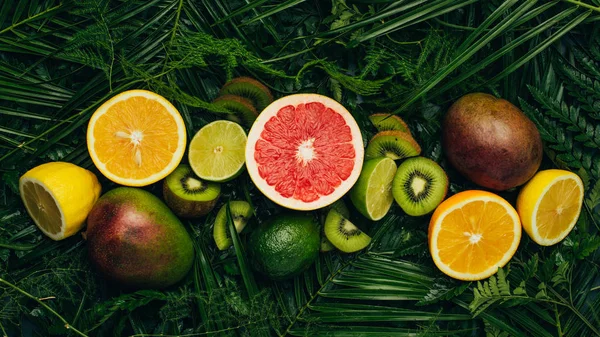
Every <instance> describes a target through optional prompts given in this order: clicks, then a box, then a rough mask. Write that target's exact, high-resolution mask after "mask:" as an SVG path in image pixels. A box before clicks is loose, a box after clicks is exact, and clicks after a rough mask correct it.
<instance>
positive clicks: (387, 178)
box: [350, 157, 396, 220]
mask: <svg viewBox="0 0 600 337" xmlns="http://www.w3.org/2000/svg"><path fill="white" fill-rule="evenodd" d="M395 173H396V163H395V162H394V161H393V160H392V159H390V158H388V157H379V158H374V159H371V160H367V161H366V162H365V163H364V165H363V168H362V171H361V172H360V176H359V177H358V181H357V182H356V184H355V185H354V186H353V187H352V189H351V190H350V200H352V203H353V204H354V207H356V209H357V210H358V211H359V212H360V213H361V214H362V215H364V216H365V217H367V218H369V219H371V220H379V219H381V218H383V217H384V216H385V215H386V214H387V212H388V211H389V210H390V207H391V206H392V202H393V201H394V196H393V195H392V181H393V180H394V175H395Z"/></svg>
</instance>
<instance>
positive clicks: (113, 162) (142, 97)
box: [87, 90, 186, 186]
mask: <svg viewBox="0 0 600 337" xmlns="http://www.w3.org/2000/svg"><path fill="white" fill-rule="evenodd" d="M185 146H186V131H185V125H184V123H183V118H181V115H180V114H179V112H178V111H177V109H176V108H175V107H174V106H173V105H172V104H171V103H169V101H167V100H166V99H165V98H164V97H162V96H160V95H158V94H155V93H153V92H150V91H146V90H129V91H125V92H122V93H120V94H118V95H116V96H114V97H113V98H111V99H109V100H108V101H106V102H105V103H104V104H102V105H101V106H100V107H99V108H98V109H97V110H96V112H94V114H93V115H92V118H91V119H90V122H89V124H88V130H87V147H88V150H89V153H90V157H91V158H92V160H93V161H94V164H95V165H96V167H97V168H98V170H100V172H102V174H103V175H104V176H106V177H107V178H108V179H110V180H112V181H114V182H116V183H117V184H121V185H126V186H146V185H149V184H152V183H155V182H157V181H159V180H161V179H163V178H164V177H166V176H167V175H168V174H169V173H171V172H172V171H173V170H174V169H175V167H177V165H178V164H179V162H180V161H181V158H182V157H183V154H184V152H185Z"/></svg>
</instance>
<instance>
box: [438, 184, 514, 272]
mask: <svg viewBox="0 0 600 337" xmlns="http://www.w3.org/2000/svg"><path fill="white" fill-rule="evenodd" d="M520 240H521V223H520V221H519V216H518V214H517V212H516V211H515V209H514V208H513V207H512V206H511V205H510V204H509V203H508V202H507V201H506V200H504V199H502V198H501V197H499V196H497V195H495V194H493V193H490V192H485V191H465V192H461V193H458V194H455V195H453V196H452V197H450V198H448V199H447V200H445V201H444V202H442V203H441V204H440V206H438V208H437V209H436V210H435V212H434V213H433V215H432V217H431V221H430V223H429V250H430V252H431V256H432V257H433V261H434V262H435V264H436V265H437V267H438V268H439V269H440V270H441V271H442V272H444V273H445V274H447V275H449V276H451V277H454V278H457V279H460V280H481V279H484V278H487V277H489V276H491V275H493V274H494V273H496V271H497V270H498V267H502V266H504V265H505V264H506V263H507V262H508V261H509V260H510V258H511V257H512V256H513V255H514V253H515V251H516V250H517V247H518V245H519V242H520Z"/></svg>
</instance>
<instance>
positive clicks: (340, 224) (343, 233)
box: [325, 208, 371, 253]
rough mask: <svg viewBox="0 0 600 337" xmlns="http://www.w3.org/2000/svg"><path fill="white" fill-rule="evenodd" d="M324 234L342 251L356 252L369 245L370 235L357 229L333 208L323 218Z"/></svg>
mask: <svg viewBox="0 0 600 337" xmlns="http://www.w3.org/2000/svg"><path fill="white" fill-rule="evenodd" d="M325 236H326V237H327V239H328V240H329V241H330V242H331V244H332V245H334V246H335V248H337V249H339V250H340V251H342V252H344V253H353V252H357V251H359V250H361V249H363V248H365V247H367V246H368V245H369V243H370V242H371V237H370V236H368V235H367V234H365V233H364V232H363V231H361V230H360V229H358V227H356V226H355V225H354V224H353V223H352V222H350V221H349V220H348V219H346V218H344V217H343V216H342V215H341V214H340V213H339V212H338V211H336V210H335V209H334V208H332V209H330V210H329V213H328V214H327V219H325Z"/></svg>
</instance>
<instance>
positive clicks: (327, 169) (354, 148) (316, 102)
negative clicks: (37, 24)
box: [246, 94, 364, 211]
mask: <svg viewBox="0 0 600 337" xmlns="http://www.w3.org/2000/svg"><path fill="white" fill-rule="evenodd" d="M363 158H364V147H363V140H362V136H361V133H360V129H359V127H358V124H356V121H355V120H354V117H352V115H351V114H350V112H348V110H346V108H344V107H343V106H342V105H341V104H340V103H338V102H336V101H335V100H333V99H331V98H329V97H325V96H322V95H317V94H296V95H290V96H286V97H283V98H280V99H278V100H276V101H274V102H273V103H271V104H270V105H269V106H267V107H266V108H265V109H264V110H263V111H262V112H261V114H260V115H259V116H258V118H257V119H256V121H255V122H254V124H253V125H252V128H251V129H250V132H249V133H248V142H247V144H246V167H247V169H248V173H249V174H250V178H251V179H252V181H253V182H254V184H255V185H256V186H257V188H258V189H259V190H260V191H261V192H262V193H263V194H264V195H265V196H266V197H267V198H269V199H271V200H272V201H273V202H275V203H277V204H279V205H281V206H283V207H286V208H290V209H295V210H305V211H307V210H314V209H318V208H322V207H325V206H327V205H330V204H332V203H334V202H335V201H336V200H338V199H340V198H341V197H342V196H343V195H344V194H346V192H348V191H349V190H350V188H351V187H352V186H353V185H354V183H356V180H357V179H358V176H359V175H360V171H361V168H362V164H363Z"/></svg>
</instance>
